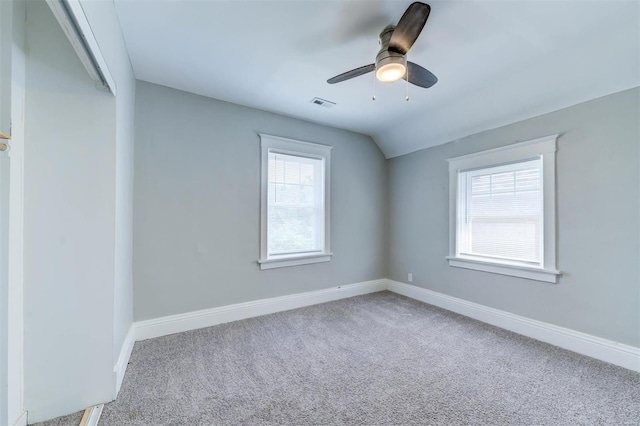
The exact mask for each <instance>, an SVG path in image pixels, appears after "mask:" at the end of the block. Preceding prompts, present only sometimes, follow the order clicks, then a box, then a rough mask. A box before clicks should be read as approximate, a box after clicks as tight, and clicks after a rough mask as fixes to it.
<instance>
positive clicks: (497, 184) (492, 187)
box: [458, 159, 543, 264]
mask: <svg viewBox="0 0 640 426" xmlns="http://www.w3.org/2000/svg"><path fill="white" fill-rule="evenodd" d="M541 167H542V161H541V160H540V159H536V160H532V161H526V162H522V163H516V164H512V165H507V166H498V167H493V168H487V169H483V170H474V171H471V172H462V173H460V178H461V179H463V182H464V181H466V182H467V186H466V191H465V192H466V194H463V195H464V197H463V198H464V199H463V200H461V201H462V205H463V208H464V215H463V216H462V217H461V218H460V219H459V220H460V221H462V222H463V223H458V233H459V235H458V250H459V253H460V254H467V255H473V256H483V257H489V258H498V259H505V260H511V261H521V262H528V263H536V264H539V263H540V261H541V259H540V256H541V244H542V214H543V209H542V191H541V188H542V185H541V183H542V182H541V179H540V176H541Z"/></svg>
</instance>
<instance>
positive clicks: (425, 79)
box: [403, 61, 438, 89]
mask: <svg viewBox="0 0 640 426" xmlns="http://www.w3.org/2000/svg"><path fill="white" fill-rule="evenodd" d="M407 73H408V75H409V83H411V84H415V85H416V86H420V87H424V88H425V89H428V88H429V87H431V86H433V85H434V84H436V83H437V82H438V77H436V76H435V75H433V74H432V73H431V71H429V70H428V69H426V68H423V67H421V66H420V65H418V64H414V63H413V62H411V61H407ZM403 78H404V79H405V80H406V79H407V74H405V75H404V77H403Z"/></svg>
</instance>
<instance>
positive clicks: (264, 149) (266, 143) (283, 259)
mask: <svg viewBox="0 0 640 426" xmlns="http://www.w3.org/2000/svg"><path fill="white" fill-rule="evenodd" d="M258 134H259V136H260V146H261V168H260V257H259V259H258V264H259V265H260V269H273V268H283V267H288V266H298V265H306V264H312V263H320V262H329V261H330V260H331V256H333V253H332V252H331V245H330V236H331V232H330V217H329V216H330V214H329V213H330V211H331V206H330V182H331V179H330V171H331V150H332V149H333V147H332V146H329V145H322V144H317V143H311V142H304V141H300V140H296V139H288V138H283V137H280V136H273V135H268V134H265V133H258ZM270 152H277V153H280V154H287V155H294V156H303V157H309V158H318V159H323V160H324V251H322V252H318V253H294V254H287V255H278V256H269V250H268V202H269V195H268V188H269V184H268V181H269V178H268V168H269V153H270Z"/></svg>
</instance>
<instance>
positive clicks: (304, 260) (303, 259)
mask: <svg viewBox="0 0 640 426" xmlns="http://www.w3.org/2000/svg"><path fill="white" fill-rule="evenodd" d="M331 256H333V253H318V254H306V255H300V256H295V255H293V256H282V257H275V258H270V259H260V260H258V263H259V264H260V269H273V268H285V267H287V266H299V265H307V264H310V263H321V262H328V261H330V260H331Z"/></svg>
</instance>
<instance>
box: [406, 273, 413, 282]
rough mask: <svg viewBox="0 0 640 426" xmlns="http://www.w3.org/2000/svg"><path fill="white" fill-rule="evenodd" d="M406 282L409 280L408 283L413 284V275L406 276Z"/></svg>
mask: <svg viewBox="0 0 640 426" xmlns="http://www.w3.org/2000/svg"><path fill="white" fill-rule="evenodd" d="M407 280H409V282H410V283H412V282H413V274H408V275H407Z"/></svg>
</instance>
